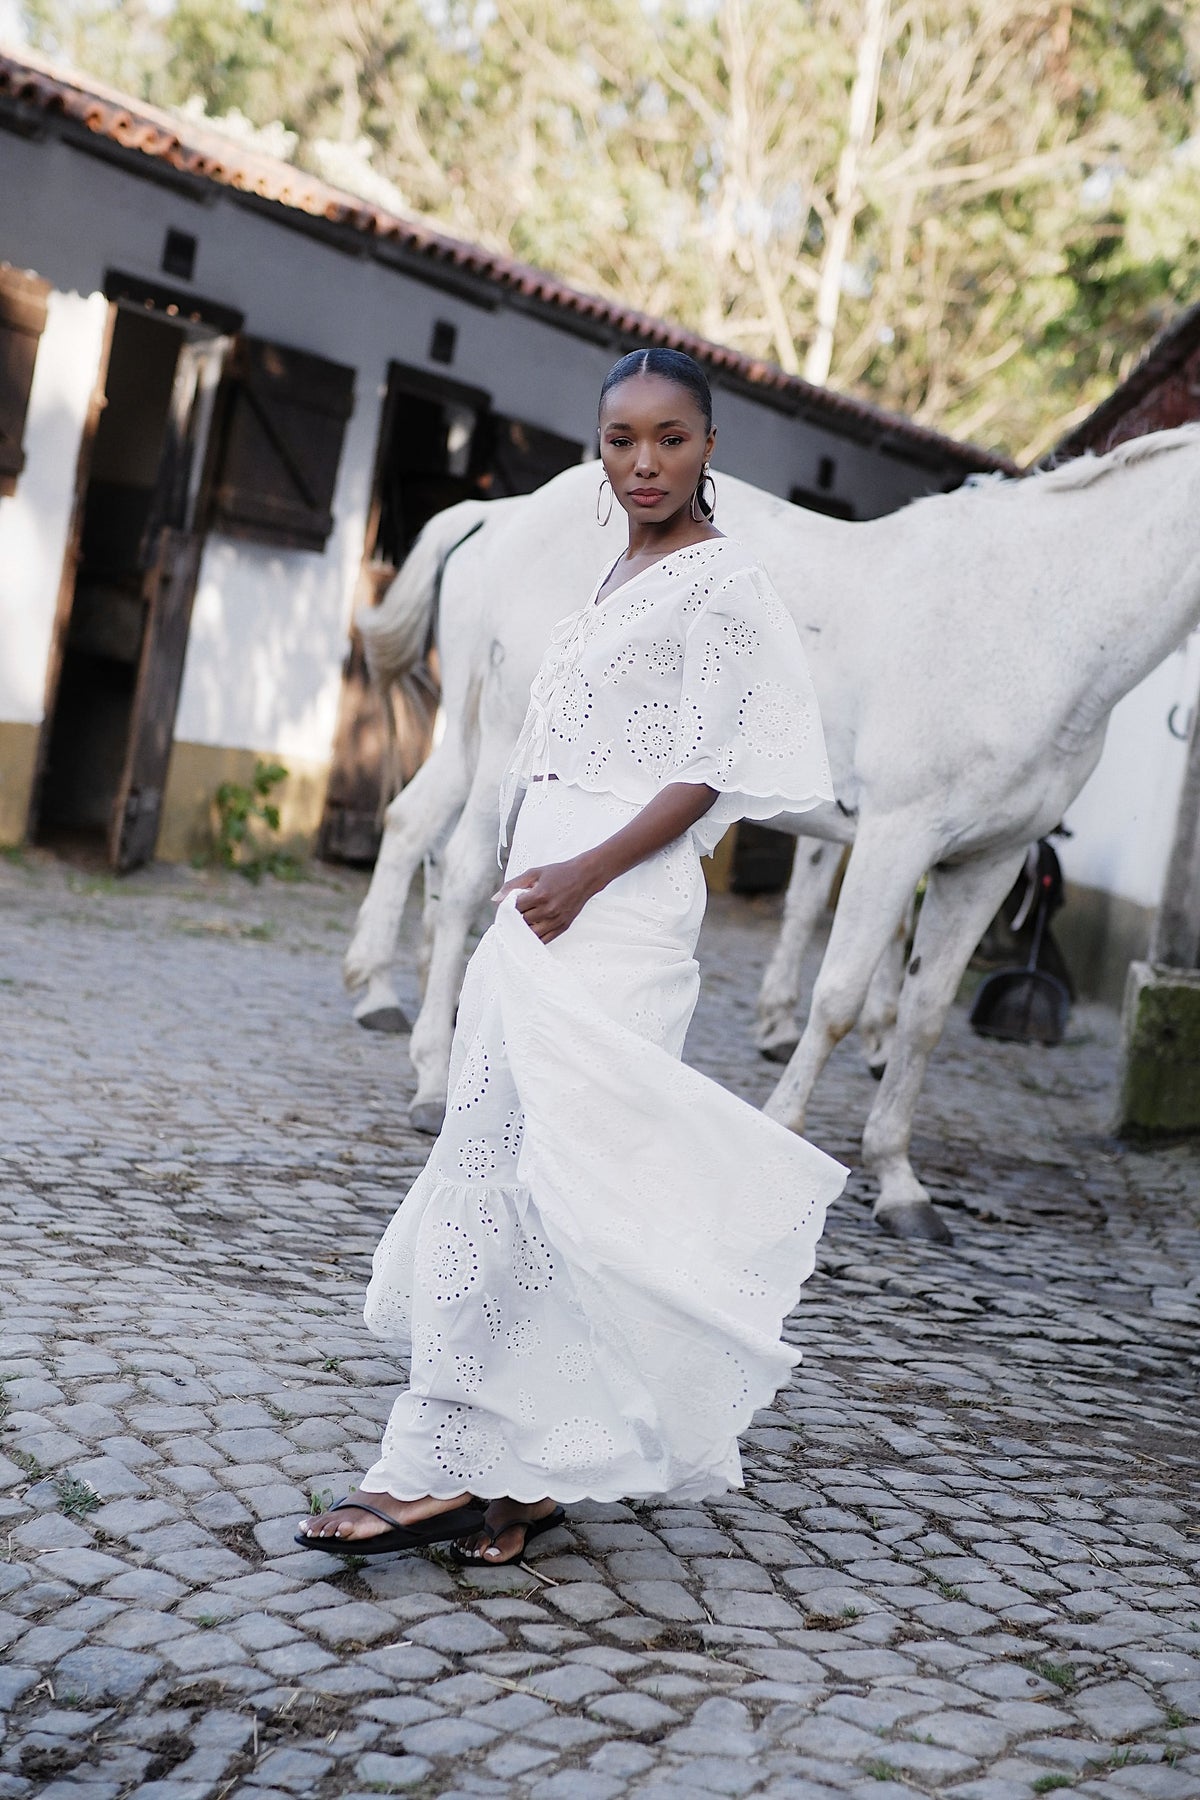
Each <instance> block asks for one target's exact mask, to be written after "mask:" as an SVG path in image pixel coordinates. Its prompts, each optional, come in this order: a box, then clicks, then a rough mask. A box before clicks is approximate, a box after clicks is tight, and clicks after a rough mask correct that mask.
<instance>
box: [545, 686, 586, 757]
mask: <svg viewBox="0 0 1200 1800" xmlns="http://www.w3.org/2000/svg"><path fill="white" fill-rule="evenodd" d="M592 705H593V702H592V690H591V686H590V684H589V682H588V681H587V680H586V679H585V677H584V676H583V675H582V674H581V673H580V671H579V670H578V669H573V670H572V671H571V673H570V674H569V675H568V676H567V677H566V678H565V680H564V681H563V683H562V686H561V688H560V689H559V692H558V705H557V708H556V713H555V717H554V722H553V724H552V725H551V727H550V729H551V731H552V732H553V733H554V735H555V736H556V737H560V738H565V739H566V741H567V743H569V744H573V743H574V742H575V739H576V738H577V737H580V736H581V735H582V734H583V732H584V731H586V729H587V723H588V720H589V719H590V718H591V716H592Z"/></svg>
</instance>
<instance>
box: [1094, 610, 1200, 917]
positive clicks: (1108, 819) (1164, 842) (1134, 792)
mask: <svg viewBox="0 0 1200 1800" xmlns="http://www.w3.org/2000/svg"><path fill="white" fill-rule="evenodd" d="M1196 705H1200V631H1197V632H1193V633H1192V635H1191V637H1190V638H1189V639H1188V641H1187V643H1186V644H1184V645H1183V646H1181V648H1180V649H1178V650H1176V651H1175V652H1174V654H1173V655H1171V656H1168V657H1167V659H1166V660H1165V662H1161V663H1160V664H1159V666H1158V667H1157V669H1155V670H1153V671H1152V673H1151V674H1149V675H1148V676H1147V677H1146V679H1145V681H1143V682H1141V683H1139V685H1138V686H1137V687H1136V688H1134V689H1133V691H1132V693H1129V694H1127V695H1126V696H1125V698H1124V700H1122V701H1120V703H1119V704H1118V705H1117V706H1116V707H1114V709H1113V714H1112V718H1111V720H1110V722H1109V728H1108V736H1107V738H1106V740H1105V745H1104V752H1103V755H1102V756H1101V758H1100V761H1099V763H1098V764H1097V766H1096V769H1095V771H1094V772H1093V774H1092V776H1091V778H1090V780H1089V781H1088V783H1087V785H1086V787H1085V788H1084V789H1083V791H1082V793H1081V794H1080V795H1079V798H1078V799H1077V800H1076V802H1075V804H1074V805H1073V806H1072V807H1071V809H1070V811H1069V812H1068V814H1067V820H1066V822H1067V824H1068V825H1069V826H1070V827H1071V830H1072V831H1073V832H1074V833H1075V834H1076V835H1075V837H1074V838H1073V839H1072V840H1071V841H1070V842H1068V843H1065V844H1063V845H1061V846H1060V848H1059V853H1060V855H1061V857H1062V863H1063V869H1064V872H1065V874H1066V876H1067V878H1068V880H1070V881H1074V882H1077V883H1079V885H1080V886H1082V887H1093V888H1100V889H1101V890H1102V891H1103V892H1105V893H1109V894H1117V895H1120V896H1121V898H1122V899H1125V900H1132V901H1133V902H1134V903H1135V904H1136V905H1138V906H1145V907H1151V908H1153V907H1157V905H1158V902H1159V899H1160V897H1161V894H1162V884H1163V878H1164V876H1165V874H1166V868H1167V859H1168V857H1169V856H1170V853H1171V843H1172V840H1173V837H1174V832H1175V815H1176V810H1177V808H1178V805H1179V793H1180V789H1181V787H1182V784H1183V773H1184V765H1185V762H1186V758H1187V745H1186V743H1183V742H1181V741H1180V740H1179V739H1178V738H1175V737H1172V735H1171V732H1170V730H1169V729H1168V726H1167V718H1168V715H1169V713H1170V711H1171V708H1172V707H1175V708H1176V709H1177V710H1176V714H1175V721H1174V723H1175V729H1176V730H1177V731H1186V729H1187V725H1188V721H1189V717H1190V712H1191V708H1192V707H1194V706H1196Z"/></svg>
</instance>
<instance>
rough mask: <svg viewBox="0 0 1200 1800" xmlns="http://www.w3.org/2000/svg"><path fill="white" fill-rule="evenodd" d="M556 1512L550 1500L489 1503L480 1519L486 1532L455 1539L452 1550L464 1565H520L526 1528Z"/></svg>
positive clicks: (492, 1501) (555, 1503) (506, 1500)
mask: <svg viewBox="0 0 1200 1800" xmlns="http://www.w3.org/2000/svg"><path fill="white" fill-rule="evenodd" d="M557 1510H558V1503H557V1502H556V1501H554V1500H530V1501H521V1500H509V1499H508V1498H507V1497H506V1498H504V1499H501V1500H489V1501H488V1506H487V1511H486V1512H485V1513H484V1515H483V1522H484V1525H485V1527H486V1529H485V1530H483V1531H473V1532H470V1533H468V1535H467V1536H466V1537H461V1538H455V1540H454V1545H453V1547H454V1549H455V1550H456V1551H457V1552H458V1555H459V1556H460V1557H461V1558H462V1559H463V1561H464V1562H473V1563H486V1564H489V1565H491V1566H493V1567H495V1566H497V1565H498V1564H501V1563H509V1562H520V1560H521V1558H522V1557H523V1556H524V1554H525V1529H526V1526H528V1525H531V1524H532V1523H533V1521H534V1520H535V1519H545V1518H548V1517H549V1515H550V1514H551V1513H552V1512H556V1511H557Z"/></svg>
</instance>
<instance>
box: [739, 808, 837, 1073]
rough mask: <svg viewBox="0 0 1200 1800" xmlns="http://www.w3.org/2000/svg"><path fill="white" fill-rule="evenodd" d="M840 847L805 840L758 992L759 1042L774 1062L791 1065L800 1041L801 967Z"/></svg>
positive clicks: (756, 1034)
mask: <svg viewBox="0 0 1200 1800" xmlns="http://www.w3.org/2000/svg"><path fill="white" fill-rule="evenodd" d="M841 853H842V847H841V845H840V844H821V843H817V842H815V841H814V840H813V839H812V838H800V839H799V840H798V841H797V844H796V860H795V861H794V863H793V864H792V874H791V879H790V880H789V882H788V885H787V894H786V895H785V897H784V902H783V919H782V921H781V923H780V927H779V937H778V939H777V941H776V944H775V949H774V952H773V954H772V956H771V960H770V962H769V963H768V964H767V967H766V971H765V973H764V975H763V978H762V986H761V987H760V988H759V990H758V1022H757V1025H756V1027H755V1032H754V1042H755V1043H756V1044H757V1046H758V1049H759V1051H760V1053H761V1054H762V1055H763V1056H765V1057H767V1058H769V1060H770V1061H771V1062H787V1060H788V1058H789V1057H790V1056H791V1054H792V1052H793V1051H794V1050H795V1048H796V1045H797V1044H798V1043H799V1041H800V1025H799V1021H798V1019H797V1017H796V1012H797V1008H798V1006H799V1004H800V964H801V962H802V961H803V959H804V952H805V950H806V949H807V948H808V941H809V939H810V937H811V936H812V934H813V930H814V927H815V926H816V923H817V920H818V919H819V918H820V916H821V914H822V913H823V912H824V910H825V902H826V901H827V899H828V898H829V884H830V881H831V880H832V879H833V871H834V869H835V868H836V867H837V859H838V857H839V856H840V855H841Z"/></svg>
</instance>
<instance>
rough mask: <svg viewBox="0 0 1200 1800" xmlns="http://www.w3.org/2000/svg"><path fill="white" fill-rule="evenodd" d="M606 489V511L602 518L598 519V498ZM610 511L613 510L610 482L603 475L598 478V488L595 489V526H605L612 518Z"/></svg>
mask: <svg viewBox="0 0 1200 1800" xmlns="http://www.w3.org/2000/svg"><path fill="white" fill-rule="evenodd" d="M606 487H607V489H608V511H607V512H606V513H605V515H604V517H603V518H601V517H600V496H601V494H603V492H604V490H605V488H606ZM612 509H613V491H612V482H611V481H610V480H609V479H608V476H607V475H603V476H601V478H600V486H599V487H598V488H597V489H596V523H597V525H607V524H608V521H609V520H610V519H611V518H612Z"/></svg>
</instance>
